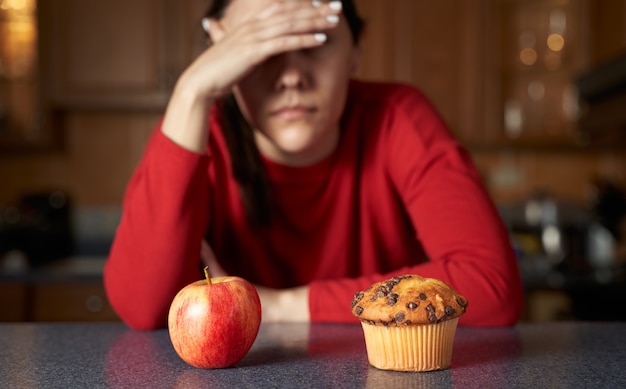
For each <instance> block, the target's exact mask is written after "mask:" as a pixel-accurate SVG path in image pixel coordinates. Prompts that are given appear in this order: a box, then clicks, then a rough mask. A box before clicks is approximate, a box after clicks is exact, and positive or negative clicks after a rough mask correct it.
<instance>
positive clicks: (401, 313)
mask: <svg viewBox="0 0 626 389" xmlns="http://www.w3.org/2000/svg"><path fill="white" fill-rule="evenodd" d="M467 304H468V302H467V299H466V298H465V297H463V296H461V295H460V294H458V293H457V292H456V291H455V290H454V289H453V288H452V287H450V286H449V285H448V284H446V283H445V282H443V281H440V280H436V279H434V278H423V277H420V276H418V275H412V274H407V275H404V276H398V277H393V278H390V279H388V280H385V281H380V282H377V283H375V284H373V285H372V286H370V287H369V288H367V289H366V290H364V291H361V292H358V293H356V294H355V295H354V299H353V300H352V308H351V309H352V313H353V314H354V316H356V317H358V318H359V319H360V320H361V321H362V322H366V323H369V324H372V325H383V326H390V325H393V326H407V325H411V324H436V323H439V322H442V321H444V320H450V319H453V318H455V317H459V316H461V315H462V314H463V313H465V309H466V308H467Z"/></svg>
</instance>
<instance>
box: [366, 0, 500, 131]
mask: <svg viewBox="0 0 626 389" xmlns="http://www.w3.org/2000/svg"><path fill="white" fill-rule="evenodd" d="M357 6H358V7H359V10H360V12H361V14H362V15H363V17H364V19H365V22H366V30H365V36H364V41H363V50H362V53H363V54H362V63H361V67H360V70H359V73H358V76H359V77H361V78H365V79H372V80H385V81H400V82H407V83H411V84H413V85H416V86H418V87H419V88H420V89H421V90H422V91H424V93H425V94H426V95H427V96H428V97H429V98H430V99H431V100H432V102H433V103H434V104H435V106H436V107H437V109H438V110H439V111H440V113H441V114H442V115H443V117H444V119H445V120H446V122H447V124H448V125H449V126H450V128H451V130H452V131H454V132H455V133H456V134H457V136H459V137H460V138H461V139H468V138H475V137H480V136H482V132H484V129H485V128H486V126H488V124H489V123H486V118H487V117H488V116H489V117H491V116H492V115H487V112H486V110H487V109H488V105H487V100H486V94H487V91H488V88H489V84H488V82H487V81H488V79H487V77H486V74H484V73H485V69H486V68H485V58H486V57H485V56H486V54H487V46H486V45H485V35H486V33H487V29H486V27H485V18H486V15H487V12H486V10H487V8H488V7H487V3H486V1H483V0H475V1H461V2H459V1H458V0H439V1H415V0H387V1H384V2H383V1H380V0H362V1H359V2H358V4H357Z"/></svg>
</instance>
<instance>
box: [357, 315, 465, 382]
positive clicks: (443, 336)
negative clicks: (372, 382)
mask: <svg viewBox="0 0 626 389" xmlns="http://www.w3.org/2000/svg"><path fill="white" fill-rule="evenodd" d="M458 322H459V318H458V317H456V318H454V319H450V320H446V321H443V322H440V323H437V324H423V325H410V326H403V327H385V326H381V325H371V324H368V323H365V322H362V323H361V324H362V326H363V334H364V336H365V346H366V349H367V357H368V360H369V363H370V364H371V365H372V366H374V367H377V368H379V369H383V370H401V371H431V370H442V369H447V368H449V367H450V362H451V360H452V346H453V344H454V335H455V333H456V327H457V324H458Z"/></svg>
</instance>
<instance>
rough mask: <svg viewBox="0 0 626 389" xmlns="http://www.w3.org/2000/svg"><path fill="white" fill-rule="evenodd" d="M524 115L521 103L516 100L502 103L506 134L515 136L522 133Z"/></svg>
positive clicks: (511, 136)
mask: <svg viewBox="0 0 626 389" xmlns="http://www.w3.org/2000/svg"><path fill="white" fill-rule="evenodd" d="M523 125H524V116H523V113H522V105H521V104H520V102H519V101H517V100H509V101H507V102H506V104H505V105H504V129H505V131H506V134H507V136H509V137H510V138H517V137H519V136H520V135H521V133H522V128H523Z"/></svg>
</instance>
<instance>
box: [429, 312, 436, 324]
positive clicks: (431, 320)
mask: <svg viewBox="0 0 626 389" xmlns="http://www.w3.org/2000/svg"><path fill="white" fill-rule="evenodd" d="M428 321H429V322H431V323H436V322H437V315H435V314H434V313H431V314H430V315H428Z"/></svg>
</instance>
